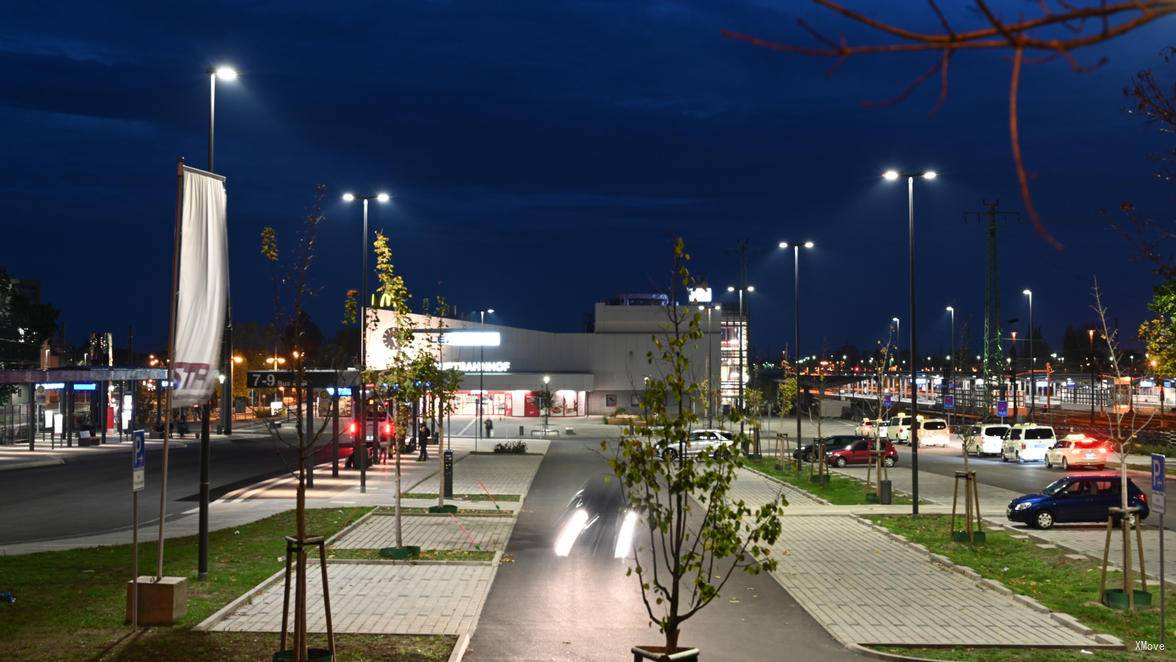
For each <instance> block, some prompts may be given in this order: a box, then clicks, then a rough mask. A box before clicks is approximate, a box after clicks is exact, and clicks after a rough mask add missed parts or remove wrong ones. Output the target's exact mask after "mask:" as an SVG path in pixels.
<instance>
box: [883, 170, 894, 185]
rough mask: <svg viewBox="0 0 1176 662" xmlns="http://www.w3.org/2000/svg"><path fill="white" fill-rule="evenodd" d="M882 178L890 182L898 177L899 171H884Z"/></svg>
mask: <svg viewBox="0 0 1176 662" xmlns="http://www.w3.org/2000/svg"><path fill="white" fill-rule="evenodd" d="M882 179H885V180H886V181H888V182H893V181H894V180H896V179H898V171H897V170H887V171H886V172H884V173H882Z"/></svg>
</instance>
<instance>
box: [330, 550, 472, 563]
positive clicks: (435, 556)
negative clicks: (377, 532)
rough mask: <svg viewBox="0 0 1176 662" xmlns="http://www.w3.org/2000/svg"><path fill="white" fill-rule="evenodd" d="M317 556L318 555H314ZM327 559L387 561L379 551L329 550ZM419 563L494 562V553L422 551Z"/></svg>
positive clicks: (418, 558)
mask: <svg viewBox="0 0 1176 662" xmlns="http://www.w3.org/2000/svg"><path fill="white" fill-rule="evenodd" d="M314 556H317V554H314ZM327 559H328V560H329V559H365V560H367V559H370V560H387V559H386V558H385V557H383V556H380V550H378V549H335V548H332V549H329V550H327ZM416 560H418V561H493V560H494V552H493V551H491V550H487V549H482V550H478V549H422V550H421V555H420V556H418V557H417V558H416Z"/></svg>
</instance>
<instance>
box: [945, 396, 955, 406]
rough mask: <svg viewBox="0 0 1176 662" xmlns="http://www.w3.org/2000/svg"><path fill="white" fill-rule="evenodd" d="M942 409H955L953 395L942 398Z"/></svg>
mask: <svg viewBox="0 0 1176 662" xmlns="http://www.w3.org/2000/svg"><path fill="white" fill-rule="evenodd" d="M943 408H944V409H955V396H954V395H945V396H943Z"/></svg>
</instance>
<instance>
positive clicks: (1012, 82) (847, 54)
mask: <svg viewBox="0 0 1176 662" xmlns="http://www.w3.org/2000/svg"><path fill="white" fill-rule="evenodd" d="M813 2H814V3H815V4H817V5H818V6H820V7H823V8H825V9H827V10H829V11H830V12H832V13H834V14H838V15H840V16H842V17H844V18H846V19H848V20H850V21H853V22H854V23H856V24H858V25H859V26H864V27H866V28H868V29H870V30H872V31H875V32H878V33H880V34H883V35H886V36H888V37H891V38H893V39H894V41H891V42H885V43H870V44H862V45H857V44H850V43H849V41H848V40H847V39H846V37H845V36H841V37H840V39H834V38H833V37H831V36H829V35H827V34H825V33H823V32H820V31H818V30H816V29H815V28H813V27H812V26H811V25H809V24H808V23H807V22H806V21H804V20H803V19H799V20H798V21H797V23H798V25H799V26H800V27H801V29H803V30H804V31H805V32H807V33H808V34H809V35H810V36H812V37H813V38H814V39H816V41H817V42H818V45H816V46H801V45H797V44H792V43H782V42H777V41H770V40H766V39H761V38H759V37H754V36H751V35H748V34H744V33H740V32H736V31H733V30H724V31H723V34H724V35H725V36H727V37H729V38H732V39H736V40H739V41H743V42H745V43H749V44H752V45H755V46H758V47H761V48H768V49H772V50H776V51H782V52H785V53H794V54H800V55H806V56H812V57H825V58H830V59H832V60H833V61H834V62H833V65H832V66H831V67H830V68H829V73H832V72H833V71H835V70H836V69H837V68H839V67H840V66H841V65H842V64H844V63H845V61H846V60H848V59H850V58H852V57H855V56H860V55H876V54H881V53H888V54H890V53H927V52H929V53H935V54H937V57H936V59H935V60H934V61H933V62H932V63H931V65H930V66H929V67H928V68H927V69H925V70H924V71H923V72H922V73H920V74H919V75H918V76H916V77H915V78H914V80H912V81H911V83H910V84H909V85H907V86H906V87H905V88H904V89H903V90H902V91H900V92H899V93H898V94H897V95H896V96H894V97H893V98H891V99H887V100H884V101H880V102H874V103H873V104H872V105H894V104H897V103H901V102H902V101H905V100H906V99H907V98H909V97H910V96H911V94H913V93H914V92H915V90H917V89H918V88H919V87H921V86H922V85H923V83H925V82H927V81H928V80H931V79H933V78H937V79H938V80H939V97H938V99H937V101H936V102H935V105H934V106H933V107H932V109H931V112H930V114H931V115H934V114H935V113H936V112H937V111H938V110H939V109H940V108H941V107H942V106H943V104H944V103H945V102H946V101H947V89H948V72H949V68H950V65H951V61H952V58H953V57H954V56H955V55H956V54H958V53H962V52H970V51H976V50H1007V51H1012V58H1011V72H1010V76H1009V115H1008V126H1009V142H1010V144H1011V147H1012V156H1013V166H1014V169H1015V171H1016V174H1017V180H1018V182H1019V183H1020V189H1021V199H1022V201H1023V202H1024V204H1025V209H1026V211H1027V212H1028V215H1029V219H1030V221H1031V222H1032V223H1033V227H1034V229H1036V230H1037V233H1038V234H1039V235H1040V236H1041V237H1042V238H1043V239H1044V240H1045V241H1046V242H1047V243H1049V244H1050V245H1051V246H1053V247H1054V248H1057V249H1061V248H1062V244H1061V243H1060V242H1058V241H1057V240H1056V239H1054V237H1053V235H1051V234H1050V233H1049V231H1048V230H1047V229H1046V227H1045V225H1044V223H1042V221H1041V217H1040V215H1039V214H1038V212H1037V208H1036V207H1035V205H1034V204H1033V198H1032V195H1031V193H1030V187H1029V180H1030V175H1029V172H1028V170H1027V168H1026V167H1025V161H1024V159H1023V157H1022V154H1021V136H1020V125H1019V123H1018V118H1017V111H1018V106H1019V103H1020V101H1019V97H1018V91H1019V89H1020V85H1021V73H1022V69H1023V68H1024V66H1025V65H1027V64H1039V63H1045V62H1049V61H1052V60H1056V59H1059V58H1060V59H1062V60H1064V61H1065V62H1067V63H1069V65H1070V67H1071V68H1072V69H1073V70H1074V71H1076V72H1085V71H1090V70H1092V69H1094V68H1097V67H1099V66H1101V65H1102V64H1103V63H1104V62H1105V58H1104V59H1102V60H1099V61H1097V62H1094V63H1092V64H1090V65H1083V64H1081V63H1080V62H1079V61H1078V60H1077V59H1076V58H1075V57H1074V52H1075V51H1077V50H1080V49H1082V48H1086V47H1088V46H1091V45H1094V44H1099V43H1103V42H1106V41H1109V40H1111V39H1114V38H1116V37H1120V36H1123V35H1125V34H1127V33H1129V32H1131V31H1133V30H1135V29H1137V28H1140V27H1143V26H1145V25H1147V24H1149V23H1152V22H1153V21H1156V20H1158V19H1160V18H1163V17H1166V16H1168V15H1169V14H1172V13H1176V3H1173V2H1172V1H1171V0H1120V1H1118V2H1116V1H1114V0H1097V1H1095V0H1087V1H1086V2H1081V1H1080V0H1055V2H1053V3H1051V2H1049V0H1040V2H1038V3H1035V4H1034V5H1027V6H1035V7H1037V9H1038V14H1037V15H1034V16H1029V17H1026V16H1024V15H1023V14H1018V17H1017V18H1016V19H1015V20H1011V21H1010V20H1005V19H1003V18H1001V17H1000V16H999V15H998V14H997V12H996V11H994V10H993V9H992V7H991V6H990V5H989V2H988V0H974V2H973V9H975V12H974V15H975V16H978V17H979V18H980V20H981V25H980V26H978V27H974V28H970V29H967V30H958V29H956V27H955V26H953V25H952V23H951V22H950V21H949V19H948V17H947V15H946V14H945V13H944V12H943V11H942V10H941V9H940V7H939V4H938V2H937V0H928V7H927V10H926V11H927V16H928V17H933V18H934V20H935V21H936V22H937V23H939V25H940V26H941V27H942V31H941V32H921V31H918V30H914V29H909V28H905V27H902V26H899V25H896V24H894V23H891V22H889V21H886V20H883V19H880V18H876V17H874V16H870V15H867V14H864V13H862V12H858V11H855V10H852V9H849V8H847V7H845V6H843V5H841V4H840V3H838V2H834V1H833V0H813ZM883 6H887V5H883ZM1027 54H1029V55H1027ZM1033 54H1040V55H1039V56H1034V55H1033ZM1163 108H1164V107H1162V106H1160V107H1157V108H1156V109H1155V110H1157V111H1159V110H1161V109H1163ZM1174 116H1176V115H1174Z"/></svg>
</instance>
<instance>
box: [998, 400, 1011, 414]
mask: <svg viewBox="0 0 1176 662" xmlns="http://www.w3.org/2000/svg"><path fill="white" fill-rule="evenodd" d="M996 415H997V416H999V417H1001V418H1008V416H1009V403H1008V401H1007V400H997V401H996Z"/></svg>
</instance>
